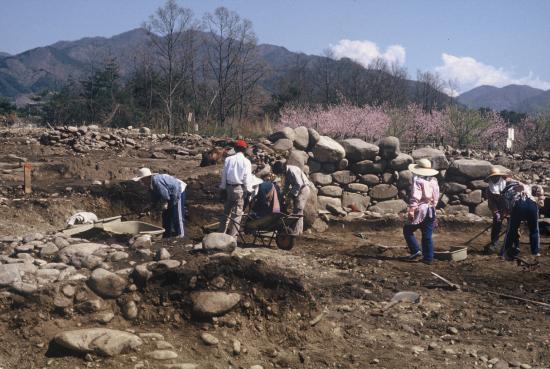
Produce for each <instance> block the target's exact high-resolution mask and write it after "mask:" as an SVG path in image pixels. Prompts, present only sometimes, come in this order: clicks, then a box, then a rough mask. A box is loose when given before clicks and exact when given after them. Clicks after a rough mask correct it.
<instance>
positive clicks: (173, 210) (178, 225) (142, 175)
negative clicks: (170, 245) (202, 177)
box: [132, 168, 187, 238]
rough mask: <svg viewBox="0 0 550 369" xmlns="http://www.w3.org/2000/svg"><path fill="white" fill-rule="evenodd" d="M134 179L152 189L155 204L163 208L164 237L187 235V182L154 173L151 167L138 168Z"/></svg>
mask: <svg viewBox="0 0 550 369" xmlns="http://www.w3.org/2000/svg"><path fill="white" fill-rule="evenodd" d="M132 180H134V181H136V182H140V183H141V184H143V185H144V186H145V187H147V188H148V189H149V190H150V191H151V195H152V196H151V197H152V202H153V205H154V206H157V205H160V206H161V208H162V227H163V228H164V235H163V238H169V237H180V238H181V237H184V236H185V197H186V194H185V189H186V187H187V184H186V183H185V182H183V181H182V180H180V179H178V178H176V177H173V176H171V175H168V174H158V173H152V172H151V170H150V169H149V168H141V169H139V170H138V172H137V175H136V177H134V178H133V179H132Z"/></svg>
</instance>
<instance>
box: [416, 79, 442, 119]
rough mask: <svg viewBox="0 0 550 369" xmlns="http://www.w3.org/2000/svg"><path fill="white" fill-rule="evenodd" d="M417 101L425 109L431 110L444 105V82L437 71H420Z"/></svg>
mask: <svg viewBox="0 0 550 369" xmlns="http://www.w3.org/2000/svg"><path fill="white" fill-rule="evenodd" d="M416 80H417V82H418V83H417V84H416V99H415V100H416V102H417V103H419V104H420V105H421V106H422V108H423V109H424V111H426V112H431V111H432V110H433V109H436V108H438V107H439V106H441V105H442V101H441V98H442V96H444V94H443V87H444V82H443V80H442V79H441V77H440V76H439V74H437V73H432V72H422V71H420V70H419V71H418V72H417V75H416Z"/></svg>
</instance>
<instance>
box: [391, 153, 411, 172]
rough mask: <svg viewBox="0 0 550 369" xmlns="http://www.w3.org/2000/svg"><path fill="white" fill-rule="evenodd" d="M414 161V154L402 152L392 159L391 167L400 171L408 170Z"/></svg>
mask: <svg viewBox="0 0 550 369" xmlns="http://www.w3.org/2000/svg"><path fill="white" fill-rule="evenodd" d="M412 162H413V158H412V156H410V155H407V154H403V153H400V154H398V155H397V156H396V157H395V158H393V159H392V160H391V161H390V168H391V169H392V170H396V171H398V172H399V171H402V170H406V169H407V168H408V167H409V164H412Z"/></svg>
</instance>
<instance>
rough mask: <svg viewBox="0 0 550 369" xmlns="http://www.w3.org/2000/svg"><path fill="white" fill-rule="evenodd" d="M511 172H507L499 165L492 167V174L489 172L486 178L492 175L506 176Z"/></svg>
mask: <svg viewBox="0 0 550 369" xmlns="http://www.w3.org/2000/svg"><path fill="white" fill-rule="evenodd" d="M509 175H510V173H506V172H504V171H502V170H501V169H500V168H498V167H492V168H491V174H489V175H488V176H487V177H486V178H485V179H489V178H491V177H497V176H498V177H505V176H509Z"/></svg>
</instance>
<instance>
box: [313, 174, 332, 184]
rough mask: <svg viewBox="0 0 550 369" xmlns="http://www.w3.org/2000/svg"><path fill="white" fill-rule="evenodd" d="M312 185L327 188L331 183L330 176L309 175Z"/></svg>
mask: <svg viewBox="0 0 550 369" xmlns="http://www.w3.org/2000/svg"><path fill="white" fill-rule="evenodd" d="M311 180H312V181H313V183H315V184H316V185H319V186H328V185H329V184H331V183H332V176H331V175H330V174H323V173H313V174H312V175H311Z"/></svg>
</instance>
